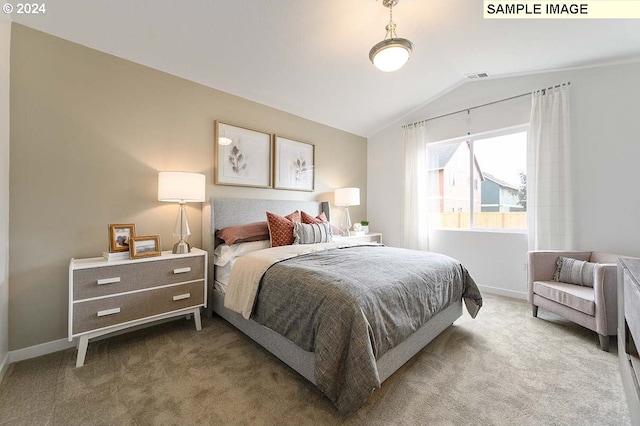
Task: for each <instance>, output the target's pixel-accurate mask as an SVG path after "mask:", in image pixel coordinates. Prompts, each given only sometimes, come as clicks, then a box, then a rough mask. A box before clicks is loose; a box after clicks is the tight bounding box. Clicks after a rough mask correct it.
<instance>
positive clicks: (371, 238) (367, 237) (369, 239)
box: [333, 232, 382, 244]
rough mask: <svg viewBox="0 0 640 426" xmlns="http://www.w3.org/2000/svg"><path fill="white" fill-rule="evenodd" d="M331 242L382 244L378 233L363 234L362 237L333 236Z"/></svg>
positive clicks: (380, 235)
mask: <svg viewBox="0 0 640 426" xmlns="http://www.w3.org/2000/svg"><path fill="white" fill-rule="evenodd" d="M333 240H334V241H355V242H358V243H380V244H382V234H381V233H379V232H369V233H368V234H364V235H357V236H356V235H349V236H348V237H347V236H343V235H334V236H333Z"/></svg>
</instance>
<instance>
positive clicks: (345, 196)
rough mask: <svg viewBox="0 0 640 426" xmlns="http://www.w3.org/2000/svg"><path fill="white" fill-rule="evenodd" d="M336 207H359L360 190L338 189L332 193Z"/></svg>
mask: <svg viewBox="0 0 640 426" xmlns="http://www.w3.org/2000/svg"><path fill="white" fill-rule="evenodd" d="M333 195H334V203H335V205H336V206H359V205H360V188H340V189H336V190H335V192H334V193H333Z"/></svg>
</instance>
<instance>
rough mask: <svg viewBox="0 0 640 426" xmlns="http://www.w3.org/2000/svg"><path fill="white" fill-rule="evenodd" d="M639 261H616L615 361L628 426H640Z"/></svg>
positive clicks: (626, 258) (620, 259)
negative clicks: (616, 326)
mask: <svg viewBox="0 0 640 426" xmlns="http://www.w3.org/2000/svg"><path fill="white" fill-rule="evenodd" d="M639 348H640V259H634V258H628V257H621V258H618V359H619V364H620V374H621V375H622V385H623V387H624V392H625V395H626V397H627V404H628V405H629V414H630V415H631V423H632V424H634V425H638V424H640V355H638V350H639Z"/></svg>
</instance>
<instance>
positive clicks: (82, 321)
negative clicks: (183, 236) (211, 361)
mask: <svg viewBox="0 0 640 426" xmlns="http://www.w3.org/2000/svg"><path fill="white" fill-rule="evenodd" d="M206 282H207V252H205V251H203V250H199V249H195V248H194V249H191V253H187V254H172V253H171V252H170V251H167V252H162V255H161V256H157V257H148V258H144V259H136V260H119V261H107V260H105V259H104V258H89V259H71V262H70V263H69V341H72V340H73V339H74V338H79V340H78V358H77V360H76V367H80V366H82V365H83V364H84V358H85V355H86V353H87V345H88V343H89V339H92V338H94V337H98V336H102V335H104V334H108V333H113V332H114V331H119V330H123V329H126V328H129V327H134V326H137V325H140V324H145V323H149V322H152V321H157V320H160V319H164V318H170V317H174V316H178V315H193V317H194V322H195V326H196V329H197V330H200V329H201V323H200V307H202V306H206V304H207V292H206Z"/></svg>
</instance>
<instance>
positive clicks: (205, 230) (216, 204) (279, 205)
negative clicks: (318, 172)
mask: <svg viewBox="0 0 640 426" xmlns="http://www.w3.org/2000/svg"><path fill="white" fill-rule="evenodd" d="M295 210H304V211H305V212H307V213H309V214H313V215H314V216H315V215H319V214H320V213H321V212H324V214H325V215H326V216H327V219H328V220H331V210H330V207H329V203H328V202H326V201H293V200H257V199H251V198H211V199H210V200H209V203H207V204H206V205H205V206H204V207H203V209H202V249H203V250H206V251H207V252H208V253H209V264H210V265H213V251H214V249H215V248H216V246H217V245H218V244H219V243H220V242H221V241H220V240H218V239H216V237H215V233H216V230H218V229H222V228H225V227H227V226H231V225H241V224H243V223H251V222H261V221H266V220H267V216H266V212H268V211H269V212H272V213H275V214H279V215H283V216H284V215H287V214H289V213H291V212H293V211H295ZM209 277H212V278H213V271H212V269H210V270H209Z"/></svg>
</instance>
